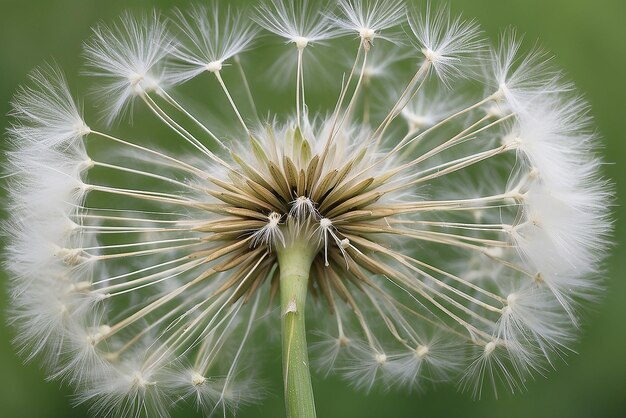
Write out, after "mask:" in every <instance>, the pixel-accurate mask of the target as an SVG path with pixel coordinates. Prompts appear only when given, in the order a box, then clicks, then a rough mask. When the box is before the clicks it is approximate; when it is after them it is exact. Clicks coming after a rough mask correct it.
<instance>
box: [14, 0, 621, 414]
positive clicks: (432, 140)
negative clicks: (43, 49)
mask: <svg viewBox="0 0 626 418" xmlns="http://www.w3.org/2000/svg"><path fill="white" fill-rule="evenodd" d="M522 51H525V52H522ZM83 56H84V61H85V64H84V73H85V80H88V83H89V86H90V89H89V92H88V93H87V94H85V96H84V98H82V97H81V98H77V97H76V96H75V95H74V93H73V91H71V90H70V88H69V87H68V83H67V82H66V78H65V75H64V73H63V71H62V70H61V69H60V67H59V66H58V65H56V64H45V65H42V66H40V67H39V68H38V69H36V70H34V71H33V72H32V73H31V75H30V80H29V82H28V83H27V84H26V85H24V86H23V87H22V88H20V89H19V90H18V91H17V93H16V94H15V96H14V98H13V100H12V112H11V117H12V124H11V127H10V128H9V131H8V135H7V138H8V142H9V144H10V145H9V151H8V152H7V162H6V164H5V187H6V191H7V195H8V198H7V201H6V204H5V206H6V208H7V210H8V212H9V214H10V216H9V219H8V221H6V222H5V223H4V226H3V228H4V234H5V236H6V239H7V243H8V244H7V246H6V249H5V254H4V257H5V266H6V269H7V270H8V271H9V272H10V277H11V282H10V290H9V291H10V296H11V302H10V314H9V320H10V322H11V324H12V326H13V327H14V328H15V329H16V330H17V337H16V341H15V343H16V347H17V348H18V350H19V352H20V353H21V355H22V356H23V358H25V359H26V360H27V361H34V362H37V363H39V364H42V365H43V366H44V367H45V369H46V371H47V373H48V375H49V376H50V378H51V379H56V380H58V381H60V382H63V384H66V385H68V386H69V387H71V388H72V390H74V391H75V399H76V401H77V402H78V403H85V404H87V405H88V406H89V408H90V409H91V411H92V413H93V416H94V417H111V418H113V417H116V418H117V417H159V418H163V417H169V416H170V414H171V413H172V411H175V410H177V409H179V408H181V407H183V405H187V406H188V407H189V408H190V410H195V411H196V414H197V416H213V415H215V416H232V415H235V414H236V412H237V409H238V408H240V407H241V406H243V405H246V404H250V403H257V404H259V405H260V406H259V408H260V410H261V411H262V409H263V406H262V405H263V401H264V398H265V397H266V396H267V395H268V394H271V393H281V388H280V386H278V387H273V385H272V383H271V381H270V380H267V379H265V376H264V373H265V371H266V370H265V369H264V368H263V367H260V366H261V365H262V363H263V361H262V360H260V359H263V358H267V356H268V355H276V354H277V353H282V376H283V383H284V387H283V388H282V390H284V400H285V405H286V414H287V416H289V417H293V418H302V417H314V416H315V415H316V413H315V400H314V393H313V390H312V386H311V375H312V374H316V375H318V377H319V378H320V379H321V378H324V377H326V376H329V375H338V376H340V377H342V378H344V379H345V381H346V382H347V384H348V385H349V386H352V387H353V388H354V389H356V390H361V391H364V392H368V391H370V390H374V389H382V390H400V391H407V390H408V391H413V392H421V391H424V390H428V389H429V388H432V387H433V386H436V385H437V384H439V383H442V382H452V383H453V384H456V385H458V387H459V389H460V390H461V391H466V392H469V396H474V397H477V398H478V397H480V396H481V395H482V394H484V393H485V391H486V390H489V391H490V392H493V391H496V392H497V391H512V392H518V391H520V390H523V389H524V386H525V382H526V381H527V380H528V379H529V378H532V377H533V376H537V375H542V374H545V373H546V371H547V370H548V369H551V368H553V367H554V366H555V365H557V363H559V361H560V358H561V357H564V356H566V355H567V354H569V353H570V351H571V346H572V343H573V342H575V341H576V339H577V334H578V330H579V327H580V324H581V317H582V314H583V313H584V310H585V307H586V306H587V305H589V304H590V302H592V301H593V300H594V299H597V298H598V297H599V296H601V281H602V277H601V274H600V271H601V267H602V262H603V258H604V255H605V252H606V249H607V239H608V234H609V232H610V229H611V225H610V224H611V222H610V220H609V216H608V211H607V207H608V206H610V204H611V201H612V199H611V184H610V183H609V182H607V181H606V180H604V179H603V178H602V177H601V175H600V173H599V172H600V167H601V165H602V161H601V160H600V159H599V157H598V156H597V155H596V137H595V134H594V131H593V124H592V121H591V120H590V118H589V116H588V106H587V104H586V102H585V101H584V100H583V99H581V97H580V96H579V94H578V93H577V91H576V90H575V88H574V86H573V85H572V84H570V83H569V82H568V81H567V80H566V79H565V78H564V77H563V75H562V74H561V72H560V71H559V70H558V69H555V68H553V66H552V64H551V63H550V55H548V54H547V53H545V52H544V51H543V50H541V49H540V48H530V49H529V48H527V47H525V46H524V43H523V42H522V37H521V36H519V35H518V34H517V33H516V32H515V31H514V30H512V29H509V30H507V31H505V32H504V33H503V34H501V35H500V37H499V38H498V39H497V41H496V42H490V41H487V40H486V37H485V36H484V35H483V33H482V31H481V29H480V27H479V25H478V24H477V23H476V22H475V21H474V20H471V19H468V18H466V17H463V16H455V15H453V14H451V13H450V11H449V10H448V9H447V8H446V7H442V6H435V5H434V4H432V5H428V4H426V3H425V4H423V5H422V6H421V7H416V6H415V5H413V4H405V2H404V1H399V0H387V1H382V0H380V1H379V0H371V1H368V0H339V1H336V2H329V3H324V2H318V1H306V0H299V1H282V0H267V1H265V2H261V3H258V4H254V5H250V6H249V7H248V8H246V9H245V10H244V9H242V10H239V9H237V8H236V7H234V6H232V5H231V6H229V4H228V2H224V1H219V2H218V1H203V2H198V3H197V4H192V5H189V6H184V7H183V8H181V9H174V10H170V11H167V12H163V14H161V13H159V12H156V11H145V12H144V13H137V14H130V13H127V14H124V15H122V16H121V17H120V18H119V19H118V20H115V21H112V22H105V23H102V24H100V25H98V26H97V27H95V28H94V29H93V32H92V34H91V36H90V38H89V39H87V40H86V41H85V44H84V53H83ZM260 56H264V57H265V59H264V60H261V61H259V59H258V57H260ZM267 57H271V59H268V58H267ZM259 62H262V63H263V64H264V65H259ZM268 62H271V63H273V64H271V63H270V64H267V63H268ZM265 64H267V65H265ZM204 89H206V93H203V92H204V91H205V90H204ZM94 108H95V109H97V111H98V112H99V113H98V114H93V115H92V113H94V112H88V111H83V109H94ZM148 123H149V124H152V125H153V126H154V125H156V126H158V128H157V129H154V128H153V129H152V130H148V131H146V130H145V129H142V128H143V127H144V126H143V125H144V124H148ZM147 132H148V133H147ZM345 390H346V391H347V390H350V389H348V388H345ZM415 396H418V395H417V394H416V395H415Z"/></svg>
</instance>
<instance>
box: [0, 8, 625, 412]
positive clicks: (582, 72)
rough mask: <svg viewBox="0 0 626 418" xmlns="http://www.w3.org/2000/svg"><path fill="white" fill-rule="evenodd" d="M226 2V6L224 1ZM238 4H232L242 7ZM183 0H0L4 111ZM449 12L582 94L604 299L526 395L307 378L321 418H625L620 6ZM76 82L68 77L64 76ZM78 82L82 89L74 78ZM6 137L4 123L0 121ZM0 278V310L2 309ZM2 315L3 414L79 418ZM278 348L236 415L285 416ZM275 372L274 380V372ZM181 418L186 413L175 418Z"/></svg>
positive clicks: (1, 105) (622, 23)
mask: <svg viewBox="0 0 626 418" xmlns="http://www.w3.org/2000/svg"><path fill="white" fill-rule="evenodd" d="M226 2H227V1H226V0H224V3H226ZM241 2H243V0H242V1H240V3H241ZM186 3H187V1H172V0H107V1H105V0H0V113H1V114H2V115H5V114H6V113H7V112H8V111H9V107H8V101H9V99H10V97H11V95H12V94H13V92H14V91H15V89H16V87H17V86H18V85H19V84H20V83H23V82H25V81H26V75H27V73H28V71H29V70H31V69H32V68H33V67H35V66H36V65H38V64H41V63H42V62H43V61H45V60H50V59H52V58H54V59H55V60H56V61H57V62H58V63H59V64H60V65H61V67H62V68H64V69H65V70H66V72H67V73H68V74H70V75H73V74H77V73H78V71H79V68H80V65H81V60H80V54H81V43H82V41H83V40H84V39H86V38H87V37H88V35H89V30H90V29H89V28H90V27H91V26H92V25H94V24H95V23H97V22H98V21H100V20H104V21H111V20H112V19H114V18H115V17H116V16H117V15H119V13H120V12H121V11H122V10H127V9H133V10H142V9H144V10H145V9H150V8H153V7H156V8H159V9H161V10H164V11H167V10H168V9H169V8H170V7H171V6H173V5H180V6H182V7H184V6H185V4H186ZM449 3H450V4H451V6H452V9H453V10H455V11H462V12H463V13H464V15H465V16H470V17H476V18H477V19H478V20H479V21H480V22H481V24H482V25H483V27H484V29H485V30H486V32H487V33H488V34H489V35H490V37H491V38H495V37H497V35H498V34H499V33H500V32H501V31H502V30H504V29H505V28H507V27H508V26H513V27H516V28H518V30H519V31H520V32H521V33H525V34H526V35H527V39H529V40H531V41H532V40H535V39H539V40H540V42H541V44H543V45H544V46H545V47H546V48H547V49H549V50H550V51H552V52H553V53H554V54H555V55H556V63H557V64H558V65H559V66H560V67H561V68H564V69H565V70H566V71H567V73H568V75H569V77H570V78H571V79H572V80H573V81H574V82H575V83H576V84H577V85H578V87H579V89H580V91H582V92H583V93H585V95H586V97H587V98H588V99H589V101H590V102H591V104H592V106H593V116H594V117H595V118H596V121H597V128H598V130H599V132H600V134H601V135H602V136H603V137H604V138H605V140H604V144H605V148H604V149H603V150H602V152H603V153H604V154H605V156H606V161H607V162H608V163H610V164H608V165H607V166H606V174H607V176H609V177H611V178H612V179H613V180H614V181H615V182H616V183H617V193H618V201H617V207H616V208H615V213H616V215H617V216H616V218H617V225H616V232H615V242H616V246H615V248H614V251H613V254H612V257H611V258H610V259H609V262H608V265H607V268H608V272H607V276H608V281H607V291H606V298H605V301H604V302H603V303H602V304H601V305H598V306H597V307H596V308H595V310H594V312H592V314H591V315H590V317H589V320H588V321H587V322H586V326H585V329H584V333H583V337H582V341H581V342H580V343H579V344H577V345H576V346H575V350H576V351H577V352H578V355H572V356H570V357H569V358H568V359H567V363H568V364H563V365H561V366H560V367H559V368H558V370H557V371H556V372H551V373H549V375H548V378H547V379H544V378H541V377H539V378H537V379H536V380H535V381H530V382H528V383H527V387H528V390H527V392H525V393H522V394H517V395H515V396H512V395H504V396H503V397H501V399H499V400H495V399H492V398H489V397H488V398H487V399H483V400H481V401H475V400H472V399H471V398H470V397H469V396H467V395H463V394H459V393H457V391H456V390H455V388H454V387H453V386H452V385H450V386H444V387H439V388H437V389H436V390H434V391H433V390H431V391H429V392H427V393H426V394H424V395H416V394H408V393H407V394H402V393H400V394H397V393H384V392H383V391H379V392H374V393H372V394H369V395H364V394H361V393H355V392H354V391H353V390H352V389H350V388H348V387H345V386H346V385H345V383H344V382H343V381H341V380H338V379H333V378H331V379H327V380H322V379H320V378H316V377H314V379H315V380H314V385H315V390H316V401H317V407H318V413H319V416H320V418H326V417H332V418H334V417H344V418H350V417H360V418H368V417H394V418H395V417H424V418H426V417H430V418H432V417H467V418H470V417H481V418H486V417H510V418H516V417H524V418H530V417H533V418H543V417H551V418H561V417H563V418H578V417H580V418H583V417H584V418H587V417H594V418H613V417H615V418H617V417H626V280H624V271H626V249H625V247H624V245H623V244H625V243H626V227H625V226H624V223H623V221H626V211H625V210H624V207H625V206H626V202H625V201H624V199H625V197H626V190H624V188H625V187H626V168H625V167H626V77H625V74H626V1H624V0H595V1H590V0H522V1H520V0H480V1H468V0H465V1H464V0H450V1H449ZM72 81H73V82H74V80H72ZM79 84H80V82H79ZM1 123H2V124H3V126H2V130H3V131H4V128H5V125H6V123H7V119H6V118H4V117H3V119H2V122H1ZM4 287H5V280H4V277H0V294H1V295H2V296H1V297H0V311H4V303H5V299H6V298H5V296H4V293H5V292H4ZM1 316H2V318H0V417H3V418H61V417H62V418H71V417H86V416H88V414H87V411H86V409H85V408H84V407H78V408H72V407H71V399H70V393H69V391H68V390H67V389H64V388H60V387H59V384H58V383H57V382H45V377H44V375H43V373H42V372H41V371H40V370H39V369H38V367H37V366H36V365H26V366H25V365H23V364H22V362H21V360H20V359H18V358H17V357H16V355H15V354H14V351H13V349H12V347H11V344H10V339H11V337H12V330H10V329H7V327H6V325H5V321H4V317H3V315H1ZM279 354H280V353H279V350H278V349H277V350H275V351H274V352H272V353H271V354H269V355H267V356H266V357H265V358H264V360H263V361H264V362H266V365H265V367H264V368H266V369H267V370H270V372H269V380H268V386H270V390H271V394H270V396H269V397H268V399H267V400H266V401H265V402H264V404H263V406H262V407H261V406H253V407H248V408H244V409H243V410H242V411H241V412H240V414H239V416H240V417H242V418H243V417H259V416H262V417H281V416H284V410H283V406H282V402H283V401H282V398H281V392H282V390H281V378H280V361H279V359H278V356H279ZM271 370H273V372H271ZM180 416H190V415H189V412H185V411H182V412H181V413H180Z"/></svg>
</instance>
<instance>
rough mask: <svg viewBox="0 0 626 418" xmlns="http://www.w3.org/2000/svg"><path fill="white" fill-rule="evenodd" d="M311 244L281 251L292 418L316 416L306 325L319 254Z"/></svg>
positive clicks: (287, 394)
mask: <svg viewBox="0 0 626 418" xmlns="http://www.w3.org/2000/svg"><path fill="white" fill-rule="evenodd" d="M307 244H308V243H303V244H302V245H299V244H298V243H294V244H292V245H290V246H288V247H286V248H283V249H281V250H279V251H278V265H279V267H280V306H281V309H280V312H281V324H282V343H283V380H284V384H285V407H286V409H287V417H288V418H315V416H316V415H315V401H314V399H313V387H312V386H311V374H310V373H309V356H308V351H307V344H306V329H305V322H304V316H305V314H304V313H305V302H306V296H307V287H308V281H309V270H310V268H311V263H312V262H313V258H314V257H315V252H314V251H312V249H311V248H310V245H307Z"/></svg>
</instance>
